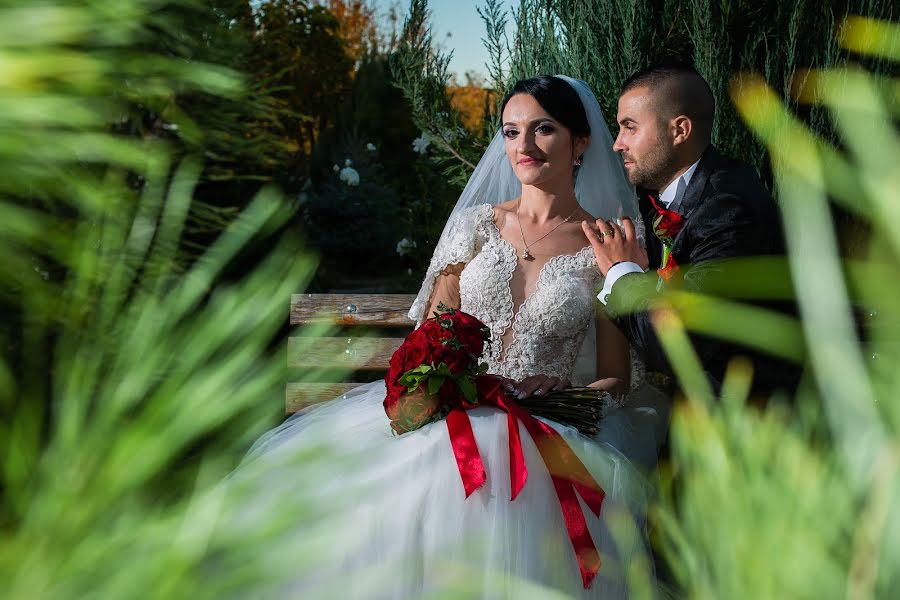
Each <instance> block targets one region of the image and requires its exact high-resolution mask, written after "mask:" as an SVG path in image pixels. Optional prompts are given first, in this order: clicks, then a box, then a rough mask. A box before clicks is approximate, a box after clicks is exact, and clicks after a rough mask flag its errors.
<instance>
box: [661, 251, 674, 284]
mask: <svg viewBox="0 0 900 600" xmlns="http://www.w3.org/2000/svg"><path fill="white" fill-rule="evenodd" d="M666 258H667V260H666V264H664V265H663V266H662V267H660V268H659V269H657V270H656V272H657V273H658V274H659V276H660V277H662V278H663V279H665V280H666V281H669V280H670V279H672V277H674V276H675V273H676V272H677V271H678V263H677V262H675V256H674V255H672V254H669V255H668V256H667V257H666Z"/></svg>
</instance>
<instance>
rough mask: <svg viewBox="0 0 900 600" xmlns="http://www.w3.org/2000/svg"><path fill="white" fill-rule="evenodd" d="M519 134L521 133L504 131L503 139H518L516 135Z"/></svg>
mask: <svg viewBox="0 0 900 600" xmlns="http://www.w3.org/2000/svg"><path fill="white" fill-rule="evenodd" d="M518 133H519V132H518V131H516V130H515V129H504V130H503V137H506V138H514V137H516V135H518Z"/></svg>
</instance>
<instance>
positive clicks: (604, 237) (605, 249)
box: [581, 217, 650, 277]
mask: <svg viewBox="0 0 900 600" xmlns="http://www.w3.org/2000/svg"><path fill="white" fill-rule="evenodd" d="M581 228H582V229H583V230H584V235H585V236H586V237H587V239H588V241H589V242H590V243H591V248H593V249H594V258H595V259H596V260H597V267H598V268H599V269H600V274H601V275H603V276H604V277H606V274H607V272H609V269H610V268H611V267H612V266H613V265H614V264H616V263H620V262H632V263H635V264H636V265H638V266H639V267H640V268H642V269H645V270H646V269H647V267H648V266H649V265H650V260H649V259H648V258H647V251H646V250H644V248H643V247H642V246H641V244H640V243H639V242H638V239H637V233H636V232H635V229H634V222H633V221H632V220H631V219H629V218H628V217H625V218H624V219H622V226H621V227H620V226H619V225H618V224H616V222H615V221H604V220H603V219H597V220H596V221H595V222H593V223H591V222H590V221H582V222H581Z"/></svg>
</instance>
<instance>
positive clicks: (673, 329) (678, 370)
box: [651, 308, 713, 403]
mask: <svg viewBox="0 0 900 600" xmlns="http://www.w3.org/2000/svg"><path fill="white" fill-rule="evenodd" d="M651 320H652V321H653V327H654V329H656V333H657V335H658V336H659V341H660V343H661V344H662V347H663V350H665V352H666V357H667V358H668V359H669V362H670V363H671V364H672V370H673V371H674V372H675V375H676V377H678V381H679V382H680V384H681V386H682V389H683V390H684V392H685V393H686V394H687V396H688V398H689V399H691V400H694V401H697V402H701V403H708V402H711V401H712V399H713V393H712V389H710V387H709V381H707V379H706V376H705V375H704V372H703V367H702V365H701V363H700V359H699V358H698V357H697V353H696V352H695V351H694V347H693V346H692V345H691V341H690V338H688V335H687V332H686V331H685V329H684V325H683V324H682V323H681V320H680V319H679V317H678V315H677V314H676V313H675V311H674V310H672V309H671V308H656V309H654V311H653V312H652V314H651Z"/></svg>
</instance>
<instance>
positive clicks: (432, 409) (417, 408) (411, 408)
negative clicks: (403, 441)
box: [387, 387, 443, 434]
mask: <svg viewBox="0 0 900 600" xmlns="http://www.w3.org/2000/svg"><path fill="white" fill-rule="evenodd" d="M442 406H443V402H442V400H441V399H440V398H439V397H438V396H435V395H432V394H429V393H428V392H427V391H426V390H424V389H422V388H421V387H420V388H418V389H416V390H415V391H413V392H404V393H403V394H402V395H401V396H400V398H399V401H398V402H396V403H395V404H394V405H393V406H392V407H391V408H390V409H389V410H388V411H387V415H388V417H389V418H390V419H391V429H393V430H394V431H395V432H397V433H398V434H399V433H406V432H407V431H414V430H416V429H418V428H420V427H422V426H424V425H427V424H428V423H430V422H432V421H434V420H436V418H437V415H438V413H440V412H441V408H442Z"/></svg>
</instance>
